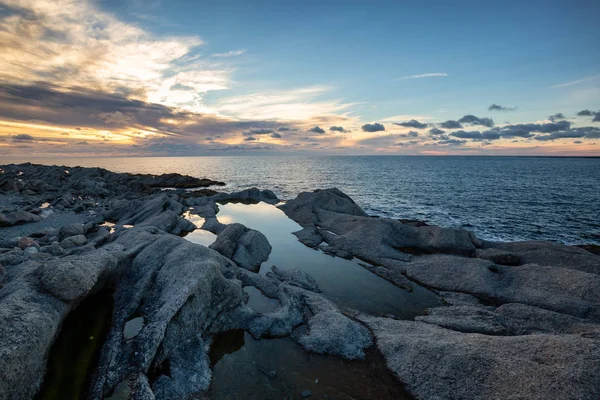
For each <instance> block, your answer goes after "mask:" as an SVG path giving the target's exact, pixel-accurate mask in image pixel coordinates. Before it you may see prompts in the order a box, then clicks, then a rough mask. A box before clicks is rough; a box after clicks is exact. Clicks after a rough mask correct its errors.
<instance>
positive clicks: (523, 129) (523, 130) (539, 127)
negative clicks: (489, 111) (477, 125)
mask: <svg viewBox="0 0 600 400" xmlns="http://www.w3.org/2000/svg"><path fill="white" fill-rule="evenodd" d="M570 128H571V123H570V122H569V121H558V122H550V123H547V124H516V125H506V126H503V127H501V128H493V129H490V130H489V131H487V132H495V133H497V134H499V135H500V137H506V138H514V137H522V138H530V137H533V136H534V134H533V133H534V132H536V133H553V132H557V131H565V130H569V129H570ZM490 135H491V133H490Z"/></svg>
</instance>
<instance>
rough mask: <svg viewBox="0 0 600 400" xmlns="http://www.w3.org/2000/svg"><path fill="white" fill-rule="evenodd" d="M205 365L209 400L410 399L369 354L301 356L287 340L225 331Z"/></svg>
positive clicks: (297, 347) (376, 356)
mask: <svg viewBox="0 0 600 400" xmlns="http://www.w3.org/2000/svg"><path fill="white" fill-rule="evenodd" d="M211 362H212V363H213V381H212V385H211V387H210V397H211V398H212V399H214V400H221V399H257V400H258V399H260V400H267V399H273V400H275V399H277V400H280V399H302V398H304V397H303V395H304V396H308V397H309V398H311V399H338V400H341V399H398V400H403V399H411V397H410V395H408V394H407V393H406V392H405V391H404V390H403V388H402V386H401V385H400V384H399V383H398V381H397V380H396V378H395V377H394V376H393V375H392V373H391V372H390V371H388V370H387V369H386V367H385V364H384V360H383V357H381V356H380V355H379V354H378V353H376V352H375V351H371V352H369V353H368V354H367V357H366V359H365V360H355V361H348V360H344V359H341V358H339V357H334V356H324V355H319V354H310V353H306V352H305V351H304V350H303V349H302V347H301V346H300V345H298V344H297V343H295V342H294V341H293V340H292V339H290V338H283V339H262V340H255V339H253V338H252V336H250V335H249V334H248V333H244V332H243V331H231V332H227V333H225V334H222V335H219V336H217V337H216V338H215V340H214V342H213V345H212V346H211Z"/></svg>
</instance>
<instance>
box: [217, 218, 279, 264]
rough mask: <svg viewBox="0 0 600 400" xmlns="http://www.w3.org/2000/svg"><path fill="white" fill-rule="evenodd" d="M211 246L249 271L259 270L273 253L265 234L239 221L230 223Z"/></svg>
mask: <svg viewBox="0 0 600 400" xmlns="http://www.w3.org/2000/svg"><path fill="white" fill-rule="evenodd" d="M209 247H210V248H211V249H213V250H216V251H218V252H219V253H221V254H222V255H224V256H225V257H227V258H229V259H231V260H232V261H233V262H235V263H236V264H237V265H239V266H240V267H242V268H246V269H247V270H249V271H258V270H259V269H260V264H262V262H263V261H266V260H267V259H268V258H269V254H270V253H271V245H270V244H269V241H268V240H267V238H266V237H265V235H263V234H262V233H260V232H259V231H256V230H254V229H250V228H246V227H245V226H244V225H242V224H238V223H234V224H230V225H228V226H227V228H225V229H224V230H223V231H222V232H221V233H219V235H218V236H217V240H215V242H214V243H213V244H211V245H210V246H209Z"/></svg>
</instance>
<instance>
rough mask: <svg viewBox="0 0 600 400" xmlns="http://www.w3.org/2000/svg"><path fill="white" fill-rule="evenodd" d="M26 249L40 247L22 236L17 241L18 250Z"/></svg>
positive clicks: (32, 240)
mask: <svg viewBox="0 0 600 400" xmlns="http://www.w3.org/2000/svg"><path fill="white" fill-rule="evenodd" d="M28 247H40V245H39V244H38V243H37V242H36V241H35V240H34V239H33V238H31V237H28V236H23V237H22V238H20V239H19V248H20V249H21V250H25V249H26V248H28Z"/></svg>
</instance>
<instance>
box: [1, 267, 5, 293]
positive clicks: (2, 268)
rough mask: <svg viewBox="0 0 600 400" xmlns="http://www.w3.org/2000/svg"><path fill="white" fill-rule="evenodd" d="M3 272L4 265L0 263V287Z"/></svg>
mask: <svg viewBox="0 0 600 400" xmlns="http://www.w3.org/2000/svg"><path fill="white" fill-rule="evenodd" d="M5 273H6V271H5V270H4V267H3V266H2V264H0V288H1V287H2V281H3V280H4V274H5Z"/></svg>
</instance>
